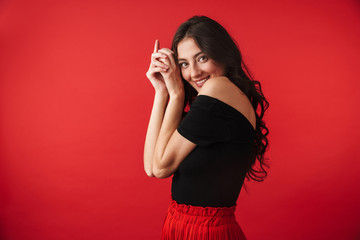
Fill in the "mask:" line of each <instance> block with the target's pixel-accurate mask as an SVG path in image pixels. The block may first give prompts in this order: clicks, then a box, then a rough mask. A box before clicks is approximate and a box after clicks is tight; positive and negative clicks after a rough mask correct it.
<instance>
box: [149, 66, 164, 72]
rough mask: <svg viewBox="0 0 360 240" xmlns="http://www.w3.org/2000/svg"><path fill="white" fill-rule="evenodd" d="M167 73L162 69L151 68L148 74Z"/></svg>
mask: <svg viewBox="0 0 360 240" xmlns="http://www.w3.org/2000/svg"><path fill="white" fill-rule="evenodd" d="M157 72H167V69H165V68H162V67H152V68H151V70H150V73H157Z"/></svg>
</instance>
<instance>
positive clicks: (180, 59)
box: [178, 52, 203, 62]
mask: <svg viewBox="0 0 360 240" xmlns="http://www.w3.org/2000/svg"><path fill="white" fill-rule="evenodd" d="M202 53H203V52H198V53H197V54H195V55H194V57H193V58H197V56H199V55H200V54H202ZM180 61H186V59H184V58H179V59H178V62H180Z"/></svg>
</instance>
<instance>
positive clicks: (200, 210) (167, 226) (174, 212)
mask: <svg viewBox="0 0 360 240" xmlns="http://www.w3.org/2000/svg"><path fill="white" fill-rule="evenodd" d="M235 208H236V206H232V207H199V206H191V205H185V204H178V203H177V202H176V201H175V200H171V203H170V206H169V208H168V210H167V213H166V217H165V221H164V225H163V229H162V234H161V239H162V240H205V239H206V240H230V239H231V240H246V237H245V235H244V233H243V231H242V230H241V228H240V226H239V224H238V223H237V222H236V219H235V214H234V213H235Z"/></svg>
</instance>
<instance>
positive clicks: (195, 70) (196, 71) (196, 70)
mask: <svg viewBox="0 0 360 240" xmlns="http://www.w3.org/2000/svg"><path fill="white" fill-rule="evenodd" d="M190 71H191V72H190V76H191V78H192V79H198V78H199V77H200V76H201V74H202V71H201V68H200V67H199V66H198V65H197V64H196V63H194V64H191V66H190Z"/></svg>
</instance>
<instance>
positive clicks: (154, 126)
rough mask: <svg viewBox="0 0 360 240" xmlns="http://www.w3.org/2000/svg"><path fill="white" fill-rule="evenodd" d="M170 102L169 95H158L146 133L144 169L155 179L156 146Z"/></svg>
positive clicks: (156, 95)
mask: <svg viewBox="0 0 360 240" xmlns="http://www.w3.org/2000/svg"><path fill="white" fill-rule="evenodd" d="M167 101H168V94H167V93H166V92H165V93H163V94H161V93H156V94H155V98H154V104H153V107H152V111H151V116H150V121H149V125H148V129H147V132H146V139H145V146H144V169H145V172H146V174H147V175H148V176H149V177H154V174H153V170H152V165H153V161H152V159H153V155H154V150H155V144H156V142H157V139H158V136H159V132H160V128H161V124H162V122H163V118H164V113H165V109H166V105H167Z"/></svg>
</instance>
